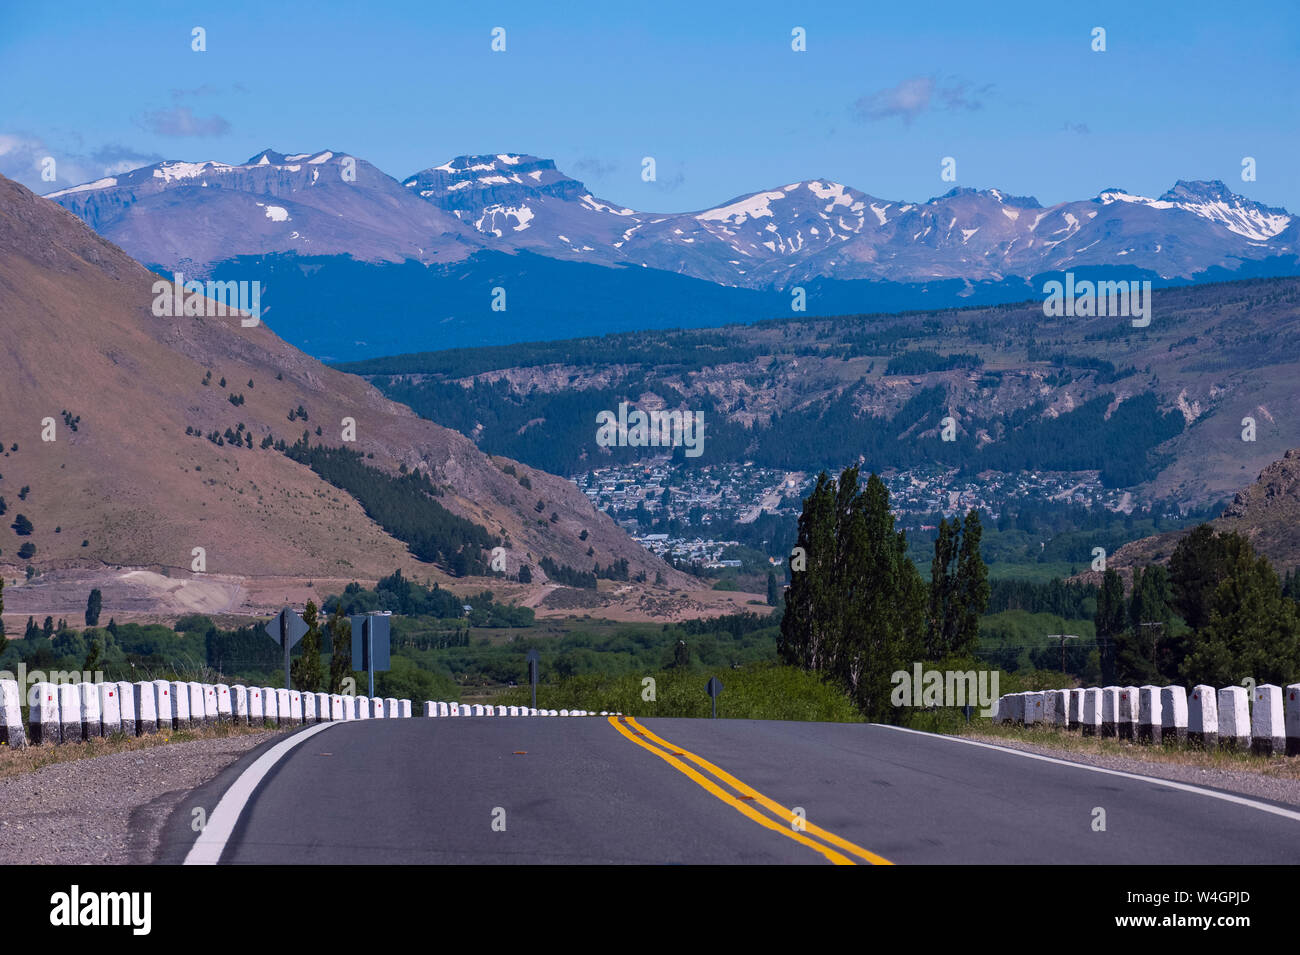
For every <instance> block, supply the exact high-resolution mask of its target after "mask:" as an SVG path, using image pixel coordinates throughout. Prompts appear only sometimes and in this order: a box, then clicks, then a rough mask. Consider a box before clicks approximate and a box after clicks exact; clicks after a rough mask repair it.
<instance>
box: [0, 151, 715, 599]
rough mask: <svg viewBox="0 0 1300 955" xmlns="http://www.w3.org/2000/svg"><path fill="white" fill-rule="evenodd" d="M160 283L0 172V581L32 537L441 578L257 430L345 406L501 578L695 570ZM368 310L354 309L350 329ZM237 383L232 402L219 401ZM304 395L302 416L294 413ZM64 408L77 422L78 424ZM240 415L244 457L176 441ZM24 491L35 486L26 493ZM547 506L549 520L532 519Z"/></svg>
mask: <svg viewBox="0 0 1300 955" xmlns="http://www.w3.org/2000/svg"><path fill="white" fill-rule="evenodd" d="M157 279H158V277H157V276H156V275H154V274H152V273H150V272H148V271H147V270H146V269H144V268H143V267H142V266H140V265H139V264H138V263H136V262H135V261H134V260H132V259H131V258H129V257H128V256H127V255H126V254H125V253H124V252H122V251H121V250H120V249H118V248H117V247H116V246H113V245H112V244H110V243H109V242H107V241H105V240H104V239H101V238H100V237H98V236H97V235H95V234H94V233H93V232H91V231H90V230H89V229H88V228H87V227H86V226H85V225H84V224H83V223H82V222H81V221H80V220H79V219H77V218H76V217H75V216H73V215H72V214H71V213H69V212H67V211H65V210H63V209H62V208H60V207H58V206H57V205H55V204H54V203H52V202H49V201H47V200H43V199H40V198H38V197H37V196H35V195H33V194H32V193H31V192H29V191H28V190H26V189H24V188H23V187H22V186H19V185H17V184H16V183H14V182H12V181H10V180H8V179H4V178H3V177H0V327H2V328H3V329H4V334H3V339H0V439H2V440H3V442H4V445H3V448H4V454H3V456H2V457H0V495H3V497H4V498H5V501H6V504H7V505H8V510H7V512H6V514H5V516H4V517H3V519H0V564H3V565H4V566H5V569H6V575H7V576H10V577H11V578H12V577H13V576H16V575H17V572H18V571H20V570H21V568H22V566H24V565H25V564H26V563H27V561H20V560H19V559H18V557H17V552H18V548H19V547H20V545H21V544H22V543H24V542H26V541H30V542H31V543H33V544H34V545H35V546H36V548H37V551H36V555H35V557H34V558H32V563H34V564H35V565H36V566H37V567H38V568H40V569H41V570H42V571H47V570H59V569H63V570H68V569H74V568H81V569H84V570H86V571H93V570H102V569H104V568H105V567H106V566H107V567H123V566H125V567H139V568H152V569H154V570H158V571H163V572H167V573H169V574H171V573H172V572H173V571H177V572H178V573H176V574H173V575H174V576H178V577H184V576H187V575H188V571H189V569H190V565H191V560H192V558H191V552H192V550H193V548H195V547H203V548H204V549H205V550H206V555H207V570H208V572H209V574H210V575H211V576H212V577H213V578H214V579H216V578H219V579H223V580H224V579H225V578H226V577H232V578H235V579H239V578H257V577H283V578H291V577H320V578H327V577H328V578H339V579H351V578H353V577H358V578H361V579H372V578H374V577H376V576H379V575H382V574H386V573H390V572H391V571H392V570H393V569H394V568H396V567H403V568H405V569H407V570H409V571H411V572H413V573H415V574H418V576H420V577H421V578H425V577H434V578H438V577H441V576H442V575H441V574H439V573H438V572H437V571H436V570H435V569H434V568H433V567H432V566H431V565H428V564H420V563H418V562H417V561H415V560H414V559H413V558H412V557H411V556H410V554H409V553H408V552H407V549H406V546H405V545H404V544H403V543H402V542H400V541H398V540H395V539H393V538H391V537H389V536H388V535H387V534H385V533H384V531H383V530H382V529H381V528H380V527H379V526H378V525H377V524H375V523H374V522H373V521H372V520H370V519H369V518H368V517H367V516H366V514H365V513H364V511H363V510H362V508H361V507H360V506H359V505H358V503H357V502H356V501H355V500H354V499H352V498H351V497H350V496H349V495H347V494H346V493H344V492H342V491H339V490H337V489H335V488H333V487H331V486H330V485H328V484H326V483H325V482H323V481H321V480H320V479H319V478H317V477H316V475H315V474H313V473H312V472H311V470H310V469H308V468H306V467H304V466H302V465H299V464H296V463H294V462H293V461H290V460H289V459H288V458H286V457H285V456H284V455H282V454H280V453H278V452H276V451H275V450H274V449H270V448H268V449H265V450H262V449H260V448H259V447H258V446H257V445H258V444H259V443H260V442H261V440H262V439H263V437H264V436H266V435H271V436H273V437H274V438H277V439H279V438H283V439H285V440H286V441H287V442H290V443H292V442H293V441H294V440H295V439H296V438H298V437H299V436H300V435H301V434H302V432H303V430H304V428H309V429H310V430H311V433H312V437H311V440H312V442H313V443H316V442H321V443H325V444H328V445H339V444H341V443H342V442H341V424H340V423H341V421H342V419H343V418H345V417H351V418H354V419H355V420H356V422H357V441H356V443H355V444H353V445H350V447H353V448H355V449H356V450H359V451H362V452H364V453H366V454H367V455H368V456H369V455H373V459H372V460H369V461H368V462H367V463H369V464H371V465H373V466H376V467H379V468H383V469H386V470H388V471H390V472H396V471H397V469H398V467H399V465H402V464H405V465H406V466H407V467H408V468H420V469H424V470H426V471H427V472H428V473H429V475H430V476H431V478H432V479H433V481H434V482H435V483H436V484H437V485H439V486H441V487H442V488H444V494H443V496H442V497H441V498H440V499H439V500H440V501H441V503H443V504H444V505H445V506H446V507H448V508H450V509H451V510H453V511H454V512H456V513H458V514H460V515H462V516H464V517H467V518H469V519H471V520H473V521H475V522H476V523H479V524H481V525H483V526H484V527H485V528H486V529H487V530H489V531H490V532H492V533H494V534H499V535H502V536H503V537H505V538H507V539H508V540H509V542H510V548H511V549H510V554H509V569H510V571H511V572H513V571H514V570H516V569H517V567H518V565H519V563H520V562H524V563H528V564H530V565H532V566H533V568H534V575H535V579H537V580H540V579H542V578H543V577H544V575H542V574H540V571H538V570H537V568H536V564H537V562H538V561H539V560H540V559H541V558H542V557H543V556H547V555H549V556H550V557H552V558H553V559H555V560H557V561H559V562H561V563H565V564H569V565H571V566H574V567H580V568H582V569H590V567H591V565H592V563H593V562H596V561H599V562H600V563H602V564H608V563H610V562H612V561H613V560H615V559H617V558H620V557H622V558H626V559H627V560H628V562H629V564H630V566H631V569H632V571H633V572H636V571H638V570H645V571H647V573H648V574H649V576H650V577H651V579H653V577H654V575H655V573H656V572H659V573H662V574H663V575H664V577H665V578H666V579H667V580H668V582H669V583H671V584H675V585H679V586H680V585H684V584H687V583H688V582H689V581H690V578H687V577H686V576H685V575H682V574H680V573H678V572H675V571H673V570H671V569H670V568H668V567H667V566H666V565H665V564H663V563H662V562H660V561H659V560H658V559H657V558H655V557H654V556H653V555H651V554H649V553H647V552H646V551H645V550H644V549H642V548H641V547H639V546H638V545H637V544H636V543H635V542H633V541H632V540H630V539H629V538H628V537H627V536H626V535H625V534H624V533H623V532H622V531H621V530H620V529H619V528H618V527H617V526H616V525H615V524H614V523H613V522H612V521H611V520H610V519H609V518H608V517H606V516H605V515H603V514H600V513H597V512H596V511H595V510H593V508H592V507H591V506H590V504H589V502H588V500H587V498H586V497H585V496H584V495H583V494H582V493H581V492H580V491H579V490H578V489H577V488H576V487H574V486H573V485H572V484H571V483H569V482H568V481H565V480H563V479H561V478H558V477H554V476H552V475H549V474H545V473H542V472H538V471H534V470H532V469H530V468H527V467H525V466H523V465H516V468H517V469H518V472H519V474H520V475H527V477H528V479H529V480H530V481H531V482H532V489H531V490H525V489H524V488H523V487H522V486H521V485H520V484H519V483H518V480H517V479H516V478H515V477H511V476H509V475H507V474H505V473H503V472H502V470H501V468H500V467H498V465H497V464H496V463H494V462H493V460H491V459H489V458H488V457H487V456H486V455H484V454H482V453H481V452H479V451H478V450H477V449H476V448H475V446H474V445H473V444H472V443H471V442H470V441H469V440H468V439H467V438H465V437H463V436H461V435H459V434H457V433H456V432H453V431H449V430H447V429H445V428H442V427H439V426H437V425H435V424H432V423H430V422H428V421H425V420H422V419H420V418H418V417H416V416H415V415H414V414H413V413H411V412H410V411H409V410H408V409H407V408H405V407H404V406H402V405H398V404H395V403H393V402H391V401H389V400H387V399H385V398H384V397H383V396H381V395H380V394H379V393H378V392H377V391H376V390H375V389H374V388H372V387H370V386H369V385H368V384H366V383H365V382H364V381H362V380H361V379H359V378H356V377H354V376H351V375H346V374H343V373H341V372H337V371H334V370H332V369H329V368H327V367H325V366H323V365H321V364H320V363H319V362H317V361H315V360H313V359H311V358H309V357H307V356H306V355H304V354H302V353H301V352H299V351H297V350H296V349H294V348H292V347H291V346H289V345H287V344H285V343H284V342H283V341H281V340H280V339H279V338H277V337H276V335H275V334H274V333H273V331H272V330H271V329H270V328H269V327H267V325H266V324H263V325H261V326H258V327H254V328H243V327H241V325H240V322H239V319H238V318H237V317H231V318H157V317H155V316H154V315H153V314H152V312H151V304H152V302H153V298H154V295H153V292H152V285H153V283H154V282H155V281H157ZM365 320H366V319H365V316H363V315H359V316H357V323H358V325H364V323H365ZM268 321H270V322H272V323H273V322H274V313H273V312H270V313H269V314H268ZM208 371H211V375H212V377H211V382H210V383H209V384H208V385H206V386H205V385H204V384H202V381H203V378H204V375H205V374H206V373H207V372H208ZM222 378H224V379H225V380H226V387H224V388H222V387H219V382H220V381H221V379H222ZM250 380H251V381H252V385H251V386H250V385H249V382H250ZM231 395H236V396H237V395H243V397H244V403H243V404H242V405H240V406H236V405H233V404H231V402H230V401H229V400H228V397H229V396H231ZM299 405H301V406H302V407H303V408H304V409H305V410H306V411H307V413H308V415H309V419H308V421H307V422H305V423H304V422H303V421H301V420H298V421H292V422H291V421H290V420H289V419H288V414H289V411H290V409H295V408H297V407H298V406H299ZM64 411H66V412H68V414H69V415H70V416H73V417H74V418H77V419H79V420H77V421H76V430H75V431H73V430H72V429H71V428H70V427H69V426H68V425H67V424H66V423H65V420H64V417H63V412H64ZM46 418H53V419H55V422H56V429H57V431H56V434H57V439H56V440H55V441H53V442H49V443H45V442H43V441H42V440H41V431H42V420H43V419H46ZM241 422H242V423H243V425H244V426H245V428H246V429H247V430H248V431H250V432H251V433H252V435H253V439H254V448H252V449H248V448H242V447H241V448H238V449H236V448H233V447H231V446H229V445H226V446H224V447H218V446H216V445H215V444H213V443H211V442H209V441H208V440H207V439H206V438H203V437H193V436H187V435H186V433H185V430H186V427H187V426H189V427H192V428H195V429H198V430H199V431H201V432H202V433H203V434H207V433H209V432H212V431H214V430H215V431H217V432H224V431H225V429H226V428H231V429H235V428H236V425H237V424H238V423H241ZM318 426H319V427H321V428H322V436H321V437H316V435H315V429H316V428H317V427H318ZM14 446H16V449H15V447H14ZM501 463H502V464H505V463H506V462H505V461H504V459H501ZM24 486H29V487H30V492H29V493H28V494H27V496H26V500H20V499H19V493H20V490H21V489H22V488H23V487H24ZM538 500H541V501H543V502H544V511H543V512H542V514H540V515H539V514H538V513H535V511H534V505H535V504H536V502H537V501H538ZM552 512H555V513H556V514H557V515H558V518H559V519H558V521H557V522H555V523H552V522H551V521H549V520H543V521H542V523H541V524H539V523H538V520H539V517H540V518H549V517H550V515H551V513H552ZM19 513H21V514H24V515H26V516H27V517H28V518H30V519H31V521H32V522H33V524H34V525H35V530H34V532H33V533H32V534H31V536H30V537H19V536H17V535H16V534H15V532H14V531H13V530H12V529H11V528H10V526H9V525H10V523H11V522H12V521H14V519H15V515H17V514H19ZM56 529H57V532H56ZM583 530H586V531H588V534H589V538H588V540H586V541H580V540H579V535H580V533H581V532H582V531H583ZM83 540H84V541H86V542H87V544H86V546H85V547H83V546H82V541H83ZM588 547H591V548H594V551H595V553H594V555H593V556H591V557H588V556H587V549H588ZM444 579H445V578H444ZM19 589H21V588H19ZM12 596H14V597H17V593H13V594H12Z"/></svg>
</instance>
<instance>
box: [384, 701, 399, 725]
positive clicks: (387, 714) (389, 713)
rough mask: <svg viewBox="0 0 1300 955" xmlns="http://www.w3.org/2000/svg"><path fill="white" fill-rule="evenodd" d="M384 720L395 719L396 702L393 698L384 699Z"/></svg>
mask: <svg viewBox="0 0 1300 955" xmlns="http://www.w3.org/2000/svg"><path fill="white" fill-rule="evenodd" d="M384 719H387V720H395V719H397V700H396V698H394V697H391V696H389V697H385V699H384Z"/></svg>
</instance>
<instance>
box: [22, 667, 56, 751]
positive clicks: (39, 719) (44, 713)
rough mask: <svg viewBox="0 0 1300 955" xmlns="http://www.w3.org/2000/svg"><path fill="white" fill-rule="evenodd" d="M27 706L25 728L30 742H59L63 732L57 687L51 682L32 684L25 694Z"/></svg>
mask: <svg viewBox="0 0 1300 955" xmlns="http://www.w3.org/2000/svg"><path fill="white" fill-rule="evenodd" d="M15 682H17V681H15ZM27 707H28V709H27V728H28V733H29V734H30V736H31V738H32V742H33V743H34V744H36V745H37V746H39V745H40V744H42V743H57V742H59V741H60V740H61V739H62V735H63V733H62V728H61V727H60V725H59V689H58V687H56V686H55V685H54V684H53V683H36V684H33V686H32V688H31V690H30V691H29V693H28V695H27Z"/></svg>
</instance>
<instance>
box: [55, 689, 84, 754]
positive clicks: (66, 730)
mask: <svg viewBox="0 0 1300 955" xmlns="http://www.w3.org/2000/svg"><path fill="white" fill-rule="evenodd" d="M58 687H59V740H60V741H61V742H64V743H75V742H77V741H79V740H80V739H81V732H82V730H81V691H80V690H78V689H77V684H75V683H60V684H58Z"/></svg>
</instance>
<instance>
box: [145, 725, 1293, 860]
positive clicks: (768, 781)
mask: <svg viewBox="0 0 1300 955" xmlns="http://www.w3.org/2000/svg"><path fill="white" fill-rule="evenodd" d="M295 738H296V736H293V737H289V740H293V739H295ZM285 745H286V746H287V745H288V744H287V743H286V744H285ZM265 752H266V749H265V748H264V749H263V750H260V751H257V752H254V753H252V754H250V755H249V756H247V757H245V758H244V759H243V760H241V761H240V762H239V763H237V764H236V765H235V766H233V767H231V768H230V769H229V770H227V772H226V773H224V774H223V775H222V776H220V777H218V778H217V779H215V780H213V781H212V782H211V783H210V784H208V785H207V786H205V787H202V788H201V789H199V790H196V791H194V792H193V793H191V794H190V796H189V798H188V799H187V800H186V801H185V802H184V803H182V805H181V806H180V807H179V809H178V810H177V811H176V813H175V814H174V815H173V816H172V820H171V822H169V824H168V829H167V833H166V834H165V836H164V840H163V845H162V848H161V850H160V855H159V861H163V862H179V861H182V860H183V859H184V858H185V857H186V855H187V853H190V851H191V849H192V847H193V846H194V844H195V840H196V837H195V834H194V832H193V831H192V826H191V824H192V821H193V819H194V818H195V814H194V811H193V810H194V809H195V808H196V807H198V808H202V809H203V811H204V816H205V818H210V819H211V820H212V821H211V822H210V823H209V832H208V834H207V835H206V839H207V842H208V843H211V842H212V840H215V839H216V838H217V837H216V836H215V835H212V832H213V831H214V824H215V822H216V819H217V817H216V815H215V814H214V809H215V807H217V805H218V803H219V801H220V799H221V797H222V796H223V795H224V794H226V793H228V792H233V791H234V790H233V789H232V786H233V784H234V783H235V781H236V780H237V779H239V778H240V777H241V775H243V778H244V783H245V785H246V784H247V783H248V779H249V777H248V776H247V775H245V774H244V771H245V770H247V769H248V768H249V767H250V765H252V764H253V763H254V761H255V760H256V759H257V757H258V756H259V753H262V754H264V753H265ZM1179 785H1180V784H1175V783H1168V782H1165V781H1163V780H1147V779H1139V778H1132V777H1127V776H1124V775H1122V774H1105V773H1099V772H1095V771H1092V770H1089V769H1086V768H1083V767H1080V766H1077V765H1063V764H1060V763H1057V762H1051V761H1045V760H1038V759H1031V758H1027V757H1025V756H1023V755H1018V754H1015V753H1011V752H1008V751H1005V750H1000V749H996V748H989V747H981V746H976V745H971V744H969V743H963V742H960V741H957V740H953V739H949V738H946V737H941V736H931V735H928V734H920V733H911V732H906V731H900V730H897V729H892V728H889V727H883V726H873V725H862V724H826V723H790V722H758V721H747V720H716V721H715V720H675V719H647V720H644V721H641V723H637V722H636V721H628V722H627V723H620V722H619V721H616V720H606V719H604V718H600V717H578V718H567V719H566V718H546V719H543V718H524V719H511V718H508V717H497V718H471V719H421V718H414V719H407V720H391V721H389V720H383V721H379V720H367V721H358V722H348V723H338V724H330V725H328V726H327V728H324V729H323V730H321V731H319V732H317V733H315V734H314V735H312V736H310V738H308V739H305V740H304V741H302V742H301V743H298V744H297V745H294V746H292V748H289V749H288V751H287V753H286V754H285V755H284V756H283V757H282V758H280V759H279V761H278V762H276V763H275V765H274V767H273V768H272V769H271V770H270V771H269V773H268V774H267V775H266V776H265V778H263V779H262V780H261V781H260V784H258V785H257V787H256V789H255V790H253V792H252V795H251V798H249V799H248V801H247V803H246V804H244V805H243V806H242V810H236V812H237V814H236V815H232V814H231V813H232V810H231V805H233V796H232V797H231V800H228V801H227V804H226V808H225V810H223V813H224V817H229V818H232V819H234V818H237V822H236V823H234V824H233V829H232V830H231V831H230V833H229V838H228V839H226V840H224V841H223V842H221V843H220V845H219V847H218V848H219V849H220V856H219V858H220V861H221V862H222V863H280V864H283V863H290V864H337V863H343V864H347V863H353V864H366V863H424V864H446V863H559V864H565V863H579V864H580V863H650V864H655V863H705V864H707V863H727V864H730V863H751V864H753V863H757V864H817V863H827V862H838V863H858V864H866V863H884V862H889V863H895V864H927V863H1003V864H1007V863H1053V862H1069V863H1104V864H1129V863H1155V864H1169V863H1179V864H1190V863H1257V862H1269V863H1290V862H1293V861H1294V859H1295V858H1296V857H1297V853H1298V852H1300V813H1294V812H1290V813H1289V814H1287V811H1286V810H1283V814H1275V813H1273V812H1268V811H1265V810H1263V809H1261V808H1258V807H1257V806H1252V805H1243V804H1241V802H1233V801H1229V800H1231V799H1238V800H1241V799H1242V797H1234V796H1230V797H1229V799H1222V798H1214V797H1212V796H1210V795H1206V794H1205V792H1203V791H1187V790H1184V789H1179V788H1177V787H1178V786H1179ZM1098 808H1100V809H1103V810H1104V811H1105V831H1094V820H1095V819H1096V818H1098V817H1097V814H1096V812H1095V810H1096V809H1098ZM798 809H801V810H803V815H804V817H806V822H803V821H802V820H801V819H800V818H798V816H797V810H798ZM208 849H209V850H210V849H211V845H208ZM195 858H196V857H194V856H191V860H190V861H195Z"/></svg>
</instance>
